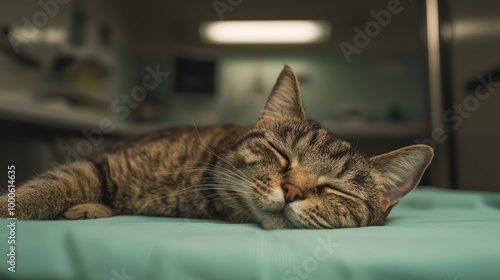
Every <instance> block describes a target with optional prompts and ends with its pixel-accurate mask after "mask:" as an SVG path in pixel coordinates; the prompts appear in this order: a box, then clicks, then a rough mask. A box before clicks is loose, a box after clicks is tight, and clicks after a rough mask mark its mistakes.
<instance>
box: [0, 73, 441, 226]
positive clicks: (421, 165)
mask: <svg viewBox="0 0 500 280" xmlns="http://www.w3.org/2000/svg"><path fill="white" fill-rule="evenodd" d="M431 159H432V149H430V148H429V147H428V146H424V145H414V146H410V147H407V148H403V149H400V150H398V151H395V152H392V153H388V154H385V155H381V156H378V157H373V158H367V157H365V156H363V155H362V154H360V153H359V152H357V151H356V150H355V147H353V145H351V144H350V143H348V142H345V141H343V140H340V139H338V138H336V137H335V136H334V135H333V134H332V133H330V132H329V131H327V130H326V129H324V128H322V127H321V126H320V125H319V124H318V123H316V122H315V121H313V120H310V119H308V118H307V117H306V115H305V112H304V109H303V106H302V100H301V96H300V89H299V85H298V80H297V78H296V76H295V75H294V73H293V71H292V70H291V69H290V68H288V67H285V69H284V70H283V71H282V73H281V75H280V77H279V78H278V81H277V83H276V85H275V87H274V89H273V92H272V93H271V96H270V97H269V99H268V101H267V103H266V107H265V109H264V111H263V114H262V116H261V118H260V119H259V121H258V122H257V124H256V125H255V126H253V127H249V128H245V127H239V126H217V127H211V128H203V129H197V128H195V127H192V128H187V127H177V128H170V129H166V130H162V131H158V132H154V133H151V134H147V135H144V136H141V137H138V138H135V139H130V140H124V141H121V142H118V143H117V144H115V145H113V146H112V147H111V148H110V149H108V150H106V151H104V152H102V153H100V154H99V155H97V156H96V157H94V158H92V159H89V160H88V161H80V162H74V163H71V164H68V165H63V166H61V167H59V168H56V169H54V170H50V171H47V172H45V173H43V174H42V175H40V176H38V177H36V178H35V179H33V180H31V181H28V182H27V183H26V184H24V185H23V186H22V187H20V188H19V189H18V190H17V191H16V211H15V213H16V217H17V218H19V219H53V218H63V219H87V218H102V217H109V216H112V215H153V216H170V217H192V218H209V219H219V220H224V221H228V222H233V223H241V222H256V223H259V224H260V225H261V226H263V227H264V228H266V229H275V228H340V227H355V226H368V225H381V224H383V223H384V220H385V217H386V216H387V214H388V213H389V211H390V209H391V208H392V206H394V205H395V204H396V203H397V202H398V201H399V200H400V199H401V198H402V197H403V196H404V195H406V194H407V193H408V192H410V191H411V190H412V189H413V188H414V187H415V186H416V185H417V183H418V181H419V180H420V178H421V176H422V174H423V172H424V170H425V168H426V167H427V165H428V164H429V162H430V160H431ZM0 216H2V217H8V212H7V196H6V195H3V196H1V197H0Z"/></svg>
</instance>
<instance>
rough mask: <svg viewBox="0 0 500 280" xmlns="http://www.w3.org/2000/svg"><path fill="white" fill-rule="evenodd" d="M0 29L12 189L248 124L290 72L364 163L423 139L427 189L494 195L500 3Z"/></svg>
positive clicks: (60, 4) (220, 3) (78, 9)
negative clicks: (158, 137) (135, 149)
mask: <svg viewBox="0 0 500 280" xmlns="http://www.w3.org/2000/svg"><path fill="white" fill-rule="evenodd" d="M0 31H1V33H0V129H1V131H0V166H4V167H5V168H6V166H7V165H12V164H13V165H16V175H17V183H18V184H20V183H22V182H23V181H25V180H27V179H29V178H30V177H32V176H34V175H35V174H37V173H39V172H42V171H43V170H46V169H47V168H50V167H52V166H55V165H57V164H61V163H65V162H68V161H72V160H78V159H81V158H84V157H86V156H89V155H91V154H92V153H95V152H97V151H99V150H102V149H103V148H105V147H106V146H107V145H109V143H111V142H113V141H116V140H117V139H120V138H123V137H129V136H133V135H137V134H141V133H145V132H147V131H151V130H154V129H158V128H162V127H166V126H171V125H194V124H196V125H197V126H204V125H212V124H221V123H237V124H243V125H251V124H253V123H254V122H255V121H256V120H257V118H258V117H259V114H260V111H261V109H262V107H263V105H264V102H265V99H266V97H267V95H268V94H269V92H270V90H271V88H272V85H273V83H274V81H275V80H276V78H277V75H278V74H279V72H280V70H281V69H282V67H283V66H284V65H285V64H287V65H289V66H291V67H292V68H293V69H294V70H295V71H296V73H297V75H298V77H299V80H300V83H301V86H302V92H303V98H304V104H305V106H306V110H307V112H308V113H309V115H310V116H311V117H313V118H315V119H317V120H319V121H320V122H321V123H323V124H324V125H325V126H326V127H327V128H329V129H330V130H332V131H333V132H334V133H336V134H337V135H339V136H340V137H343V138H345V139H348V140H351V141H353V142H354V143H356V144H357V146H358V147H359V148H360V149H361V150H362V151H364V152H365V153H366V154H368V155H376V154H380V153H385V152H388V151H390V150H393V149H396V148H400V147H403V146H405V145H410V144H415V143H426V144H429V145H432V146H433V147H434V148H435V149H436V157H435V160H434V162H433V163H432V166H431V167H430V170H429V171H428V172H427V173H426V175H425V177H424V179H423V180H422V184H424V185H434V186H438V187H443V188H454V189H470V190H490V191H500V179H499V176H497V175H498V174H497V173H496V172H498V171H499V168H498V166H499V165H498V161H499V157H500V147H499V143H500V129H499V127H498V123H497V121H500V113H499V108H500V106H499V105H500V98H499V96H498V90H499V88H500V68H499V67H500V51H499V46H500V2H498V1H493V0H491V1H486V0H476V1H464V0H460V1H458V0H457V1H451V0H450V1H438V0H427V1H408V0H401V1H396V0H384V1H373V0H363V1H331V0H314V1H307V2H305V1H299V0H290V1H275V0H273V1H270V0H267V1H264V0H251V1H250V0H210V1H194V0H186V1H154V0H145V1H119V0H109V1H97V0H86V1H84V0H81V1H78V0H40V1H27V0H18V1H7V0H0ZM6 180H7V179H5V181H6ZM5 185H6V184H5V183H0V186H3V187H5Z"/></svg>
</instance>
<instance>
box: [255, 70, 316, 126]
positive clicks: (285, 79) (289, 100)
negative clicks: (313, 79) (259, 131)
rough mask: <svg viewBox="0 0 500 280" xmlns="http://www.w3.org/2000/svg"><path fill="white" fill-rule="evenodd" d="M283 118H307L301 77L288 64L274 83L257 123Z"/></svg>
mask: <svg viewBox="0 0 500 280" xmlns="http://www.w3.org/2000/svg"><path fill="white" fill-rule="evenodd" d="M283 118H298V119H306V118H307V116H306V113H305V111H304V105H303V104H302V96H301V94H300V85H299V79H298V78H297V76H296V75H295V73H294V72H293V70H292V68H290V67H288V66H285V68H283V70H282V71H281V73H280V75H279V77H278V80H277V81H276V83H275V84H274V87H273V90H272V91H271V94H270V95H269V97H268V98H267V101H266V105H265V106H264V110H263V111H262V115H261V116H260V119H259V121H258V122H257V124H266V123H268V122H270V121H272V120H276V119H283Z"/></svg>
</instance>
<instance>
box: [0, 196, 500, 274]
mask: <svg viewBox="0 0 500 280" xmlns="http://www.w3.org/2000/svg"><path fill="white" fill-rule="evenodd" d="M10 222H11V221H8V220H5V219H2V220H0V226H1V227H0V260H1V263H0V279H24V280H27V279H37V280H40V279H50V280H56V279H64V280H68V279H92V280H96V279H105V280H112V279H114V280H132V279H135V280H140V279H173V280H182V279H214V280H223V279H231V280H233V279H290V280H291V279H293V280H303V279H329V280H331V279H384V280H387V279H441V280H444V279H449V280H455V279H456V280H464V279H483V280H484V279H500V194H497V193H479V192H463V191H451V190H441V189H436V188H430V187H426V188H418V189H417V190H415V191H414V192H412V193H411V194H410V195H408V197H406V198H405V199H403V200H402V201H401V202H400V203H399V204H398V205H397V206H396V207H395V208H394V209H393V211H392V213H391V215H390V216H389V219H388V222H387V224H386V225H384V226H379V227H365V228H349V229H331V230H275V231H266V230H262V229H261V228H259V227H258V226H257V225H254V224H227V223H223V222H219V221H211V220H192V219H182V218H163V217H142V216H119V217H113V218H106V219H97V220H85V221H16V222H15V236H14V238H15V239H14V240H15V245H14V246H15V251H14V252H15V272H12V271H9V270H8V269H9V267H12V266H11V265H12V263H10V264H9V262H8V261H9V259H10V258H11V256H8V254H9V253H11V250H10V246H12V244H9V243H8V242H9V240H12V239H13V238H10V236H11V231H10V229H9V227H8V225H9V224H10ZM9 238H10V239H9Z"/></svg>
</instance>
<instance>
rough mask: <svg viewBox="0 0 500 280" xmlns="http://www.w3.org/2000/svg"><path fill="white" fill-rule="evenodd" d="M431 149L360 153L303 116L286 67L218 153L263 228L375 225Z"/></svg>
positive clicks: (412, 181) (410, 185)
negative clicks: (248, 124)
mask: <svg viewBox="0 0 500 280" xmlns="http://www.w3.org/2000/svg"><path fill="white" fill-rule="evenodd" d="M432 157H433V150H432V149H431V148H430V147H429V146H426V145H413V146H408V147H405V148H402V149H399V150H396V151H393V152H390V153H387V154H383V155H379V156H375V157H366V156H364V155H363V154H361V153H359V152H358V151H356V147H355V146H354V145H352V144H351V143H349V142H346V141H344V140H341V139H338V138H337V137H336V136H335V135H334V134H332V133H331V132H329V131H328V130H327V129H324V128H322V127H321V126H320V124H318V123H317V122H316V121H314V120H311V119H309V118H308V117H307V115H306V113H305V111H304V107H303V105H302V97H301V93H300V87H299V82H298V79H297V77H296V76H295V74H294V73H293V71H292V69H291V68H289V67H285V68H284V69H283V71H282V72H281V74H280V76H279V78H278V80H277V82H276V84H275V86H274V88H273V90H272V92H271V94H270V96H269V98H268V100H267V102H266V105H265V108H264V110H263V113H262V115H261V117H260V119H259V120H258V121H257V123H256V125H255V126H254V127H253V128H252V129H251V130H250V131H249V132H248V133H246V134H245V135H242V136H241V137H239V139H237V140H236V141H234V142H233V143H232V144H231V145H230V147H229V148H228V149H227V150H226V153H225V154H224V160H225V161H226V162H227V164H228V165H230V166H228V167H227V168H228V169H235V170H236V169H237V171H235V172H234V173H235V175H234V176H237V177H240V178H239V180H241V182H242V184H239V185H240V186H242V188H243V189H242V190H239V191H238V194H237V196H238V200H240V203H243V204H246V206H247V209H249V211H251V215H253V218H254V219H255V220H256V221H258V222H259V223H260V224H261V225H262V226H263V227H264V228H266V229H277V228H343V227H359V226H370V225H381V224H383V223H384V221H385V217H386V216H387V215H388V214H389V212H390V210H391V209H392V207H393V206H394V205H395V204H396V203H398V201H399V200H400V199H401V198H402V197H403V196H405V195H406V194H408V193H409V192H410V191H412V190H413V189H414V188H415V187H416V186H417V184H418V182H419V181H420V179H421V177H422V175H423V173H424V171H425V169H426V168H427V166H428V165H429V163H430V162H431V160H432ZM228 180H229V179H228Z"/></svg>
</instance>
